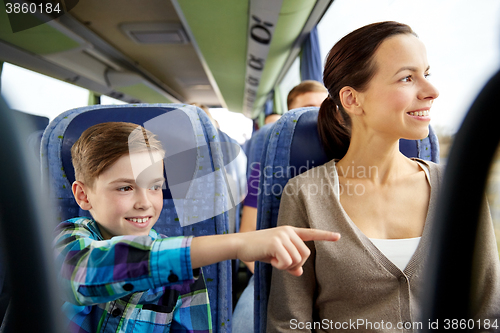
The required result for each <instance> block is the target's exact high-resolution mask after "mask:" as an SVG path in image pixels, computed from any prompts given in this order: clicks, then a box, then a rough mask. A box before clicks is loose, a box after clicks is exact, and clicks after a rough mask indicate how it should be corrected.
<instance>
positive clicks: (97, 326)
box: [54, 218, 212, 333]
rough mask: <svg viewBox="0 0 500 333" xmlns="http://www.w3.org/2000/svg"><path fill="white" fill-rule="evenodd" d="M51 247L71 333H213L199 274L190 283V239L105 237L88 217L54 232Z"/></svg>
mask: <svg viewBox="0 0 500 333" xmlns="http://www.w3.org/2000/svg"><path fill="white" fill-rule="evenodd" d="M56 234H57V236H56V239H55V241H54V248H55V252H56V263H57V267H58V269H59V284H60V286H61V288H62V289H63V291H64V297H65V301H66V302H65V303H64V305H63V311H64V313H65V315H66V317H67V319H68V320H69V322H68V331H69V332H79V333H80V332H82V333H83V332H127V333H128V332H154V333H157V332H212V321H211V318H210V305H209V303H208V293H207V289H206V286H205V281H204V279H203V274H202V272H201V269H200V271H199V276H198V277H197V278H193V271H192V269H191V253H190V245H191V240H192V237H171V238H167V237H165V236H163V235H158V234H157V233H156V231H154V230H151V232H150V234H149V236H119V237H113V238H112V239H110V240H103V238H102V235H101V233H100V232H99V229H98V227H97V224H96V222H95V221H94V220H92V219H88V218H75V219H71V220H68V221H65V222H63V223H61V224H59V226H58V227H57V229H56Z"/></svg>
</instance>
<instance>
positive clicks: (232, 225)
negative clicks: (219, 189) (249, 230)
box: [218, 130, 247, 233]
mask: <svg viewBox="0 0 500 333" xmlns="http://www.w3.org/2000/svg"><path fill="white" fill-rule="evenodd" d="M218 133H219V139H220V142H221V150H222V158H223V160H224V166H225V168H226V175H227V176H228V182H229V184H230V190H231V196H230V197H231V198H233V199H234V204H232V207H233V208H231V209H230V210H229V212H228V214H229V232H230V233H233V232H238V231H239V226H240V212H241V204H240V203H241V202H242V201H243V199H244V198H245V196H246V195H247V180H246V165H247V157H246V155H245V153H244V151H243V149H242V148H241V146H240V144H239V143H238V141H236V140H234V139H233V138H231V137H230V136H229V135H227V134H226V133H224V132H222V131H221V130H218Z"/></svg>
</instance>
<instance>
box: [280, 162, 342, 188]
mask: <svg viewBox="0 0 500 333" xmlns="http://www.w3.org/2000/svg"><path fill="white" fill-rule="evenodd" d="M298 171H299V172H300V168H299V169H298ZM335 173H336V170H335V160H331V161H329V162H326V163H325V164H323V165H319V166H316V167H314V168H311V169H309V170H307V171H304V172H302V173H300V174H298V175H297V176H295V177H293V178H290V180H289V181H288V183H289V184H295V185H304V184H306V185H307V184H313V183H314V184H315V183H321V181H323V182H324V181H325V179H327V178H333V177H334V175H335Z"/></svg>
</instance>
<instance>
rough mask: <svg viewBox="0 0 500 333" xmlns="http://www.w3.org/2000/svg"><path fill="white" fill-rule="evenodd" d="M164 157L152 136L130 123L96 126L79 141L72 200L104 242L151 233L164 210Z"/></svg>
mask: <svg viewBox="0 0 500 333" xmlns="http://www.w3.org/2000/svg"><path fill="white" fill-rule="evenodd" d="M164 154H165V152H164V150H163V148H162V145H161V143H160V141H159V140H158V139H157V138H156V136H155V135H154V134H153V133H151V132H150V131H148V130H146V129H144V128H143V127H141V126H139V125H136V124H131V123H123V122H110V123H102V124H97V125H94V126H92V127H90V128H88V129H87V130H85V131H84V132H83V133H82V135H81V136H80V138H79V139H78V140H77V141H76V142H75V144H74V145H73V147H72V148H71V157H72V162H73V167H74V169H75V179H76V181H75V182H74V183H73V185H72V190H73V195H74V196H75V199H76V201H77V203H78V205H79V206H80V207H81V208H82V209H83V210H88V211H90V213H91V215H92V217H93V218H94V219H95V220H96V222H98V224H99V228H100V230H101V233H102V235H103V236H104V238H105V239H108V238H111V237H113V236H118V235H148V234H149V231H150V230H151V228H152V227H153V225H154V224H155V223H156V221H157V220H158V217H159V215H160V212H161V208H162V205H163V197H162V184H163V182H164V178H163V157H164Z"/></svg>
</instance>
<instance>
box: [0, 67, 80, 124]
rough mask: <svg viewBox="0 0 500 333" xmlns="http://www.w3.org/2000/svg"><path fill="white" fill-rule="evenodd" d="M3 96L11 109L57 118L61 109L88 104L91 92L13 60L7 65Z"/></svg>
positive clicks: (4, 70)
mask: <svg viewBox="0 0 500 333" xmlns="http://www.w3.org/2000/svg"><path fill="white" fill-rule="evenodd" d="M1 87H2V95H3V96H4V98H5V99H6V100H7V103H8V104H9V106H10V108H12V109H15V110H18V111H23V112H26V113H31V114H36V115H40V116H45V117H48V118H49V119H51V120H52V119H54V118H55V117H56V116H57V115H58V114H60V113H61V112H64V111H67V110H70V109H74V108H77V107H81V106H86V105H87V103H88V98H89V92H88V90H86V89H83V88H80V87H77V86H75V85H72V84H69V83H66V82H63V81H60V80H56V79H53V78H51V77H48V76H46V75H43V74H39V73H36V72H33V71H30V70H27V69H24V68H21V67H18V66H15V65H12V64H9V63H4V64H3V69H2V86H1Z"/></svg>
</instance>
